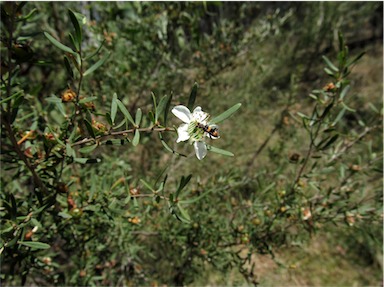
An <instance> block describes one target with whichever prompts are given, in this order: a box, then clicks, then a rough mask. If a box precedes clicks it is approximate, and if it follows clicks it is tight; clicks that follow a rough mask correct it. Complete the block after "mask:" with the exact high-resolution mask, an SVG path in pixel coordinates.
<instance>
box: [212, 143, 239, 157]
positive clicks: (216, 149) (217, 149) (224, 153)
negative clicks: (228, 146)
mask: <svg viewBox="0 0 384 287" xmlns="http://www.w3.org/2000/svg"><path fill="white" fill-rule="evenodd" d="M207 149H208V150H209V151H211V152H215V153H218V154H221V155H225V156H234V154H233V153H231V152H230V151H227V150H224V149H221V148H217V147H214V146H210V145H207Z"/></svg>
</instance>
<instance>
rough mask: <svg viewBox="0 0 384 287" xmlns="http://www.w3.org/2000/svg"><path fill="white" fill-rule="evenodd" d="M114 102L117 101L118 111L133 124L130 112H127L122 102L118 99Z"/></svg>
mask: <svg viewBox="0 0 384 287" xmlns="http://www.w3.org/2000/svg"><path fill="white" fill-rule="evenodd" d="M116 103H117V105H118V107H119V109H120V111H121V112H122V113H123V114H124V116H125V118H126V119H128V120H129V121H130V122H131V124H133V125H135V122H134V121H133V118H132V116H131V114H130V113H129V112H128V110H127V108H126V107H125V106H124V104H123V103H122V102H121V101H120V100H119V99H116Z"/></svg>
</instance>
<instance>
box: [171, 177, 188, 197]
mask: <svg viewBox="0 0 384 287" xmlns="http://www.w3.org/2000/svg"><path fill="white" fill-rule="evenodd" d="M191 178H192V174H190V175H188V176H187V177H184V176H182V177H181V180H180V184H179V187H178V188H177V191H176V194H175V198H176V199H177V198H178V197H179V194H180V192H181V191H182V190H183V189H184V187H185V186H186V185H187V184H188V183H189V181H190V180H191Z"/></svg>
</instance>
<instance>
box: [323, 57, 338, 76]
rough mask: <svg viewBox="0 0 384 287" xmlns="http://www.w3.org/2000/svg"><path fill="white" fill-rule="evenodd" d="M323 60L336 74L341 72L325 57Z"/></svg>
mask: <svg viewBox="0 0 384 287" xmlns="http://www.w3.org/2000/svg"><path fill="white" fill-rule="evenodd" d="M323 60H324V61H325V63H326V64H327V66H328V67H329V68H331V69H332V70H333V71H334V72H338V71H339V69H338V68H337V67H336V66H335V65H334V64H333V63H332V62H331V61H330V60H329V59H328V58H327V57H326V56H323Z"/></svg>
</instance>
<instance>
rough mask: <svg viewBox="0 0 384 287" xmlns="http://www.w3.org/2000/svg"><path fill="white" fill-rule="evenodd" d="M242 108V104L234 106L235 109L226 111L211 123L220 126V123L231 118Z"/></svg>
mask: <svg viewBox="0 0 384 287" xmlns="http://www.w3.org/2000/svg"><path fill="white" fill-rule="evenodd" d="M240 107H241V103H238V104H236V105H234V106H233V107H231V108H229V109H228V110H226V111H225V112H224V113H222V114H220V115H218V116H217V117H214V118H213V119H212V120H211V121H210V123H211V124H218V123H220V122H222V121H224V120H225V119H227V118H229V117H230V116H231V115H232V114H233V113H235V112H236V111H237V110H238V109H239V108H240Z"/></svg>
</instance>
